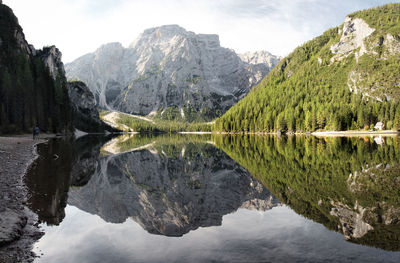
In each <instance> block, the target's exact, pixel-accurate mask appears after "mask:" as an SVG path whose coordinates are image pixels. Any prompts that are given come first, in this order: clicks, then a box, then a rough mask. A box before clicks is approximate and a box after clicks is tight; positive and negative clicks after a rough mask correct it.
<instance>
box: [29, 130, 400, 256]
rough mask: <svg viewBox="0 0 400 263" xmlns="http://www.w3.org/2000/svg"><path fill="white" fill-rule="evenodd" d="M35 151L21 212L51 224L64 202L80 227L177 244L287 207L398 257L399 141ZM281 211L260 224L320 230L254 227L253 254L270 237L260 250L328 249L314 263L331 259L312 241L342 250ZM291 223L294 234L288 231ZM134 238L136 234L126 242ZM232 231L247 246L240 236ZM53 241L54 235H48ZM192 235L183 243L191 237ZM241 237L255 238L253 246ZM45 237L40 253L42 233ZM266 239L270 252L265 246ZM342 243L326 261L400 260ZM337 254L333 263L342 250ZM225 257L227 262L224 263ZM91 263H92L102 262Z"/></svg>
mask: <svg viewBox="0 0 400 263" xmlns="http://www.w3.org/2000/svg"><path fill="white" fill-rule="evenodd" d="M39 153H40V154H41V158H40V159H39V160H38V161H37V162H36V163H35V165H34V166H33V167H32V169H31V171H30V174H29V175H28V176H27V178H26V183H27V185H28V188H29V191H30V198H29V200H28V204H29V205H30V207H31V209H32V210H33V211H34V212H36V213H37V214H38V216H39V219H40V221H41V222H45V223H46V224H47V225H59V224H61V225H62V223H61V222H62V220H63V218H64V217H65V207H66V206H67V204H68V205H69V209H67V211H73V212H71V213H72V214H77V213H78V211H81V212H79V213H78V214H80V216H79V217H82V218H86V219H85V220H88V222H91V221H93V222H94V221H96V222H97V221H98V220H97V219H95V218H92V217H89V215H90V214H91V215H97V216H99V217H100V218H101V219H102V220H104V221H106V222H109V223H114V224H121V225H125V226H128V225H129V226H130V227H132V223H131V222H136V223H138V225H140V226H141V228H142V229H144V230H146V231H147V232H148V233H150V234H156V235H162V236H171V237H175V236H182V235H184V236H186V235H189V234H188V233H189V232H190V231H191V233H194V232H197V231H199V230H200V229H198V228H201V227H211V226H220V225H222V227H223V225H224V224H227V223H226V222H225V223H224V222H223V218H236V217H235V216H233V214H232V215H230V216H229V217H227V216H225V215H228V214H231V213H234V212H235V213H234V214H235V215H237V216H238V218H242V217H243V216H247V217H249V216H251V217H252V218H253V217H254V214H253V215H251V214H247V213H244V212H236V211H237V210H238V209H240V208H245V209H246V211H248V210H256V211H260V212H259V213H262V211H268V210H269V209H271V208H273V207H276V206H282V205H287V206H288V207H290V208H291V209H293V210H294V211H295V212H296V213H297V214H299V215H301V216H304V217H305V218H308V219H311V220H312V221H314V222H317V223H320V224H323V226H324V227H325V228H326V229H329V230H333V231H336V232H339V233H341V234H342V235H343V236H344V238H345V239H347V240H348V241H350V242H353V243H359V244H364V245H368V246H372V247H378V248H381V249H385V250H388V251H399V250H400V242H399V240H400V220H399V219H400V205H399V204H400V186H399V183H400V177H399V175H400V161H399V160H400V140H399V138H398V137H393V138H391V137H388V138H385V140H384V143H382V144H380V145H378V144H377V143H376V142H375V141H374V139H373V138H371V139H370V138H368V139H366V138H316V137H310V136H308V137H280V138H278V137H274V136H242V135H240V136H239V135H237V136H222V135H212V136H211V135H205V136H204V135H202V136H200V135H187V136H183V135H158V136H154V135H122V136H119V137H115V138H111V137H102V136H85V137H82V138H79V139H78V140H76V141H74V140H72V139H71V140H53V141H51V142H49V143H48V144H45V145H40V147H39ZM275 196H276V197H275ZM278 198H279V199H278ZM72 207H76V208H78V209H76V208H74V209H72ZM280 209H283V210H275V211H276V212H275V213H271V211H270V212H267V213H266V214H268V213H271V214H270V215H269V216H268V218H269V220H271V222H274V223H273V225H276V226H277V227H281V228H282V227H283V228H286V227H285V225H284V224H287V229H293V231H297V232H299V231H300V230H299V229H298V227H299V226H301V227H305V229H306V228H308V227H311V226H312V229H313V231H316V232H313V234H312V235H313V237H311V236H310V237H308V235H309V234H306V235H305V234H304V233H303V234H301V236H299V237H298V238H294V236H291V235H290V233H287V234H283V233H282V235H281V238H284V240H277V239H276V238H277V237H275V239H268V237H270V238H272V237H273V236H275V235H277V233H275V234H273V231H272V229H270V227H273V226H268V227H267V225H268V222H259V223H258V224H259V227H260V228H263V229H266V227H267V228H268V230H267V231H270V233H264V234H261V233H259V234H257V236H254V238H255V239H254V242H255V243H252V244H253V246H254V249H256V250H258V249H260V248H259V247H260V246H262V244H263V243H262V242H261V243H259V242H256V240H261V239H263V240H264V239H268V240H264V241H263V242H266V243H265V244H264V245H268V246H272V247H275V246H278V243H279V242H280V244H281V245H280V246H282V245H284V244H285V242H286V241H285V240H287V242H289V243H290V242H294V244H300V243H303V246H312V247H318V248H319V249H327V250H326V251H325V252H323V253H322V252H321V255H318V256H316V257H311V258H312V259H313V260H322V259H327V257H328V256H329V255H330V253H329V249H328V248H322V247H323V244H321V243H318V241H317V240H318V239H320V238H324V240H326V241H325V242H326V246H329V244H336V243H338V240H337V237H335V236H334V235H332V234H328V233H332V232H331V231H327V230H326V229H324V230H321V229H320V228H319V227H317V226H316V225H315V223H310V222H308V221H309V220H307V222H304V220H305V219H304V220H302V219H301V218H298V216H297V215H295V214H294V213H293V212H292V211H291V210H290V209H289V210H287V209H286V208H285V206H284V207H283V208H280ZM285 209H286V210H285ZM83 211H84V212H86V213H88V214H87V215H86V214H84V212H83ZM239 211H243V210H239ZM279 211H280V212H279ZM266 214H263V215H266ZM273 215H281V216H285V217H288V218H276V216H273ZM67 216H68V215H67ZM289 217H290V218H292V220H293V224H296V225H291V223H290V222H291V220H290V219H289ZM131 219H132V220H131ZM71 220H72V219H71V218H70V219H69V221H71ZM74 220H75V221H73V222H75V223H73V224H72V225H74V226H77V224H78V222H80V221H79V218H75V219H74ZM237 220H239V219H237ZM240 220H244V219H243V218H242V219H240ZM228 222H229V219H228ZM238 222H239V221H238ZM295 222H297V223H295ZM299 222H302V223H301V224H300V223H299ZM122 223H123V224H122ZM247 223H249V222H247ZM68 224H71V223H70V222H69V223H68ZM79 224H81V223H79ZM82 224H83V223H82ZM235 224H236V223H235ZM235 224H233V223H232V225H235ZM239 224H240V223H239ZM298 224H300V225H298ZM235 226H236V227H237V228H238V231H239V230H240V229H241V228H240V227H241V226H240V225H235ZM82 227H83V226H82ZM247 227H248V228H249V231H250V229H251V233H253V234H250V232H249V235H254V233H257V231H255V229H253V228H255V227H256V226H254V227H251V228H250V227H249V226H247ZM46 229H47V230H46V231H49V229H51V228H46ZM196 229H198V230H196ZM221 229H223V228H221ZM294 229H296V230H294ZM192 230H196V231H192ZM71 231H72V230H71ZM126 231H128V230H126ZM132 231H133V232H135V231H137V230H133V229H132V230H131V231H129V232H132ZM221 231H222V230H221ZM240 231H244V232H243V235H244V236H246V234H245V230H244V229H243V230H240ZM271 231H272V232H271ZM282 231H283V230H282ZM200 232H202V233H203V231H200ZM52 233H53V231H50V232H49V235H51V236H52V235H53V234H54V233H53V234H52ZM67 233H72V232H67ZM135 233H136V232H135ZM299 233H302V232H301V231H300V232H299ZM322 233H324V234H322ZM141 235H142V234H141ZM198 235H200V234H198ZM198 235H197V236H198ZM321 235H324V237H322V236H321ZM190 236H191V237H188V238H186V240H191V238H192V236H196V234H192V235H190ZM306 236H307V237H306ZM343 236H342V239H344V238H343ZM66 237H67V236H65V237H64V238H66ZM52 238H54V237H53V236H52ZM143 238H144V237H143ZM225 238H228V237H225ZM248 238H249V239H250V240H251V237H250V236H249V237H248ZM305 238H307V240H306V239H305ZM308 238H311V239H310V240H308ZM42 239H43V240H44V241H42V242H44V244H47V243H46V241H45V240H46V235H45V236H44V238H42ZM144 239H145V240H148V241H149V242H153V241H150V240H152V239H154V238H150V237H148V238H147V237H146V238H144ZM289 239H290V240H289ZM314 239H315V240H314ZM228 240H229V238H228ZM274 240H276V242H277V243H276V244H273V243H271V242H275V241H274ZM312 240H314V241H312ZM232 241H233V240H232ZM99 242H100V241H99ZM99 242H97V243H98V244H97V243H96V244H97V245H98V246H99V247H100V246H104V245H105V244H103V243H101V244H100V243H99ZM130 242H133V241H130ZM143 242H145V241H143ZM146 242H147V241H146ZM154 242H155V241H154ZM176 242H177V243H179V242H178V241H176ZM190 242H194V243H196V242H195V241H193V240H192V241H190ZM299 242H300V243H299ZM343 242H344V241H343ZM39 243H40V242H39ZM345 243H347V244H348V245H345V244H342V243H340V247H342V248H341V252H340V253H339V254H340V255H341V256H340V257H339V256H338V258H335V259H332V261H342V260H343V257H344V256H347V257H348V259H349V260H350V259H354V258H353V257H354V255H359V256H360V255H361V254H360V253H362V255H363V256H362V257H359V256H356V258H357V257H358V258H360V259H361V258H362V259H371V262H373V259H374V258H375V256H376V257H377V258H381V257H382V258H385V259H386V260H389V261H390V260H391V259H395V260H393V262H396V261H397V259H400V255H399V253H395V254H390V253H393V252H379V253H377V252H376V251H375V250H373V249H372V248H368V249H367V248H362V247H361V246H355V245H354V246H355V247H352V246H351V245H352V244H351V243H349V242H345ZM143 244H144V243H143ZM307 244H308V245H307ZM292 246H293V244H292ZM226 248H227V247H226ZM282 249H283V248H282ZM287 249H288V248H285V249H283V251H286V252H280V255H279V256H278V254H277V255H275V256H276V257H277V258H280V259H282V258H281V257H282V255H286V254H288V253H291V252H289V250H287ZM293 249H295V248H293ZM296 249H300V247H297V248H296ZM310 249H311V247H309V248H307V247H303V248H302V249H300V250H301V251H310ZM239 250H240V249H239ZM294 251H296V250H294ZM260 253H261V252H260ZM263 253H264V252H263ZM282 253H283V254H282ZM296 253H297V252H296ZM335 253H336V254H337V255H339V254H338V251H336V252H335ZM384 253H389V254H384ZM250 254H251V253H250ZM250 254H249V253H247V256H248V258H249V259H257V260H261V259H262V258H260V256H261V255H262V253H261V254H260V255H259V256H257V257H256V255H252V256H250ZM300 254H301V255H298V256H296V257H295V258H297V257H300V258H302V259H304V260H310V259H311V258H310V257H309V256H310V255H308V254H307V253H303V254H302V253H300ZM232 255H233V254H232ZM241 255H242V256H241V257H240V258H241V259H246V257H247V256H246V257H245V256H244V254H241ZM154 256H155V255H154ZM210 256H211V255H210ZM110 257H111V255H110ZM243 257H245V258H243ZM226 258H227V259H229V260H231V259H233V258H235V257H233V258H232V257H230V256H228V255H227V257H226ZM289 258H290V257H286V258H285V259H289ZM92 259H93V262H96V261H95V260H96V259H98V258H96V257H93V258H92ZM142 259H143V260H142V261H147V260H144V258H142ZM292 259H294V258H292ZM130 260H131V259H127V260H126V262H131V261H130ZM229 260H228V261H229ZM200 261H201V260H200ZM222 261H224V260H222ZM344 261H346V260H344ZM43 262H51V261H46V260H44V261H43ZM61 262H69V261H66V260H64V261H61ZM124 262H125V261H124ZM390 262H392V261H390Z"/></svg>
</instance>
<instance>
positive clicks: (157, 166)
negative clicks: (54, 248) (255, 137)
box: [68, 135, 280, 236]
mask: <svg viewBox="0 0 400 263" xmlns="http://www.w3.org/2000/svg"><path fill="white" fill-rule="evenodd" d="M186 139H187V140H186ZM186 139H185V137H183V139H182V137H177V136H170V135H163V136H158V137H156V138H152V137H144V138H141V137H140V136H138V135H131V136H129V135H126V136H125V137H121V138H116V139H115V140H114V141H112V142H111V143H109V144H107V145H105V146H104V147H103V149H102V150H103V153H105V154H107V153H109V152H107V151H106V150H107V149H108V150H109V151H112V152H113V154H112V155H109V156H105V157H103V158H101V159H100V160H99V161H98V164H97V168H96V171H95V173H94V174H93V175H92V177H91V178H90V180H89V181H88V183H87V184H86V185H85V186H83V187H79V188H77V187H73V188H72V189H71V190H70V191H69V198H68V203H69V204H70V205H73V206H76V207H78V208H79V209H81V210H84V211H86V212H89V213H91V214H97V215H99V216H101V218H103V219H104V220H105V221H107V222H112V223H122V222H124V221H125V220H126V219H127V218H132V219H133V220H135V221H136V222H138V223H139V224H140V225H141V226H142V227H143V228H144V229H146V230H147V231H148V232H149V233H152V234H160V235H166V236H182V235H183V234H185V233H187V232H189V231H190V230H193V229H197V228H198V227H207V226H217V225H221V222H222V216H223V215H226V214H228V213H231V212H234V211H236V210H237V209H238V208H240V207H242V208H249V209H257V210H262V211H264V210H267V209H270V208H272V207H274V206H276V205H279V204H280V202H279V201H278V200H277V199H276V198H275V197H274V196H272V195H271V193H270V192H269V191H268V190H266V189H265V188H264V187H263V186H262V184H261V183H259V182H258V181H257V180H255V179H253V178H252V177H251V176H250V174H249V173H248V172H247V171H246V170H245V169H243V168H242V167H241V166H239V165H238V164H237V163H236V162H235V161H233V160H232V159H230V158H229V157H228V156H227V155H226V154H225V153H224V152H222V151H221V150H219V149H217V148H215V147H214V146H213V145H211V144H209V143H207V141H206V140H205V139H206V138H205V137H191V138H190V137H189V138H186ZM189 139H191V140H194V141H193V142H192V141H190V140H189ZM127 145H130V147H132V148H129V147H127ZM143 145H144V146H145V147H143ZM127 148H128V150H127ZM130 149H132V150H131V151H130ZM119 152H121V153H119Z"/></svg>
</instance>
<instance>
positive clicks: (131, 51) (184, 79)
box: [66, 25, 276, 121]
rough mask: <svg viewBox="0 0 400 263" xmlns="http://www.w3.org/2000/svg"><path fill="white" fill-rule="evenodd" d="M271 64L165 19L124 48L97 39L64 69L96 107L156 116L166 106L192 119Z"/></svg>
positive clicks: (217, 107)
mask: <svg viewBox="0 0 400 263" xmlns="http://www.w3.org/2000/svg"><path fill="white" fill-rule="evenodd" d="M271 56H272V55H271ZM275 64H276V63H275V62H271V63H269V64H265V63H263V64H262V66H260V65H252V64H249V63H247V62H244V61H242V60H241V59H240V58H239V56H238V55H237V54H236V53H235V52H234V51H233V50H231V49H227V48H223V47H221V46H220V41H219V36H218V35H215V34H195V33H194V32H190V31H187V30H185V29H184V28H182V27H180V26H178V25H166V26H160V27H155V28H150V29H147V30H145V31H144V32H143V33H142V34H140V35H139V37H138V38H137V39H136V40H135V41H134V42H133V43H132V44H131V45H130V46H129V47H128V48H123V47H122V45H121V44H119V43H112V44H107V45H103V46H102V47H100V48H99V49H98V50H97V51H96V52H95V53H92V54H88V55H86V56H83V57H81V58H78V59H77V60H75V61H74V62H72V63H70V64H68V65H66V71H67V77H68V78H69V79H71V80H82V81H84V82H85V83H87V85H88V87H89V88H90V89H91V91H92V92H93V93H94V95H95V98H96V101H97V103H98V104H99V106H100V107H103V108H107V109H111V110H117V111H122V112H126V113H132V114H137V115H153V114H158V115H161V117H162V115H163V113H164V112H165V110H167V109H168V110H169V111H172V112H174V117H173V118H184V119H186V120H189V121H192V120H194V119H199V118H202V119H204V120H209V119H212V118H214V117H216V116H218V115H220V114H222V113H223V112H225V111H226V110H228V109H229V108H230V107H231V106H232V105H233V104H235V103H236V102H237V101H238V100H239V99H241V98H242V97H243V96H245V95H246V94H247V92H249V91H250V88H251V87H252V86H253V85H255V84H256V83H257V82H258V81H259V80H261V78H262V77H263V76H264V75H265V74H266V73H267V72H268V71H269V70H270V69H271V67H272V66H274V65H275Z"/></svg>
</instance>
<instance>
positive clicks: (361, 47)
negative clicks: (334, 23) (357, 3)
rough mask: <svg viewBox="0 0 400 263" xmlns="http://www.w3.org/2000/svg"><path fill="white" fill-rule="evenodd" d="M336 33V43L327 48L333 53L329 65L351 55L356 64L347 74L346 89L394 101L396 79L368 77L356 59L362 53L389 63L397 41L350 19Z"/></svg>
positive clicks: (397, 50)
mask: <svg viewBox="0 0 400 263" xmlns="http://www.w3.org/2000/svg"><path fill="white" fill-rule="evenodd" d="M338 34H339V35H340V41H339V42H338V43H336V44H334V45H332V46H331V47H330V49H331V52H332V54H334V56H333V57H332V58H331V59H330V62H331V63H334V62H335V61H341V60H343V59H345V58H347V57H349V56H350V55H352V54H354V57H355V60H356V62H357V64H356V66H355V67H354V69H353V70H352V71H350V73H349V75H348V83H347V85H348V87H349V90H350V91H351V92H354V93H356V94H361V95H362V96H366V97H370V98H373V99H375V100H377V101H380V102H382V101H384V100H388V101H390V100H392V99H394V98H398V97H399V94H400V92H399V89H398V87H400V83H399V82H398V79H397V77H391V78H386V79H385V78H382V77H380V76H379V75H378V74H376V75H374V76H372V74H370V72H366V70H365V68H364V67H363V66H360V65H359V60H360V58H361V57H362V56H363V55H364V54H365V55H367V56H369V57H371V58H374V59H376V60H389V59H391V58H393V56H398V55H399V54H400V40H399V39H398V38H396V37H394V36H393V35H391V34H388V33H385V32H382V31H377V30H376V29H375V28H372V27H370V25H368V23H367V22H365V21H364V20H363V19H361V18H351V17H346V19H345V22H344V23H343V25H342V26H341V27H340V28H339V31H338ZM377 72H379V70H377ZM371 83H372V84H371ZM387 87H389V89H388V88H387ZM388 90H390V92H389V91H388Z"/></svg>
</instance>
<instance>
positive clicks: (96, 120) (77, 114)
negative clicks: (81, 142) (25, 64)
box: [35, 46, 112, 132]
mask: <svg viewBox="0 0 400 263" xmlns="http://www.w3.org/2000/svg"><path fill="white" fill-rule="evenodd" d="M35 52H36V56H37V57H39V58H40V59H41V60H42V61H43V63H44V65H45V66H46V68H47V69H48V71H49V73H50V76H51V77H52V78H53V79H54V81H56V84H58V85H62V86H65V87H67V90H68V94H65V95H68V97H69V101H70V102H71V106H72V110H73V125H74V127H75V128H76V129H78V130H80V131H84V132H104V130H105V129H106V130H109V131H111V130H112V128H111V127H109V126H108V125H106V124H105V123H103V121H101V120H100V117H99V111H98V109H97V105H96V101H95V99H94V96H93V93H92V92H91V91H90V90H89V89H88V88H87V86H86V84H85V83H83V82H81V81H72V82H69V83H67V81H66V77H65V69H64V63H63V62H62V53H61V52H60V50H59V49H58V48H56V47H55V46H50V47H45V48H43V50H38V51H35Z"/></svg>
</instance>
